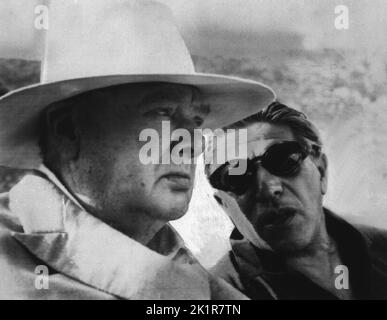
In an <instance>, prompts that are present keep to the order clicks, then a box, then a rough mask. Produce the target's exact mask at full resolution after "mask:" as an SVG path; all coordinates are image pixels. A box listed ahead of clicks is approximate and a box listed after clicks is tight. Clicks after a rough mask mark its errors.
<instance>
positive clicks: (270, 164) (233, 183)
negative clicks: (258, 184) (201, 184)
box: [209, 141, 320, 195]
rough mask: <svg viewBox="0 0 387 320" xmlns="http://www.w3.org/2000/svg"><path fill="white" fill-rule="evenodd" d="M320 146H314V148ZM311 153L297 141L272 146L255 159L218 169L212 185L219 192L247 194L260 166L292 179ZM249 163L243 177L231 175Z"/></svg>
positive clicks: (227, 164) (233, 163) (234, 162)
mask: <svg viewBox="0 0 387 320" xmlns="http://www.w3.org/2000/svg"><path fill="white" fill-rule="evenodd" d="M315 147H318V148H320V146H318V145H313V146H312V148H315ZM309 153H310V148H308V146H302V145H301V144H300V143H299V142H297V141H283V142H279V143H275V144H272V145H271V146H270V147H268V148H267V149H266V150H265V152H264V153H263V154H262V155H261V156H259V157H256V158H254V159H247V160H246V159H241V160H235V161H232V162H227V163H225V164H223V165H222V166H221V167H219V168H218V169H216V170H215V171H214V173H213V174H212V175H211V176H210V179H209V180H210V183H211V185H212V186H213V187H214V188H216V189H219V190H223V191H231V192H233V193H234V194H236V195H242V194H244V193H246V191H247V190H248V189H249V187H250V186H251V185H252V184H253V183H254V179H255V174H256V171H257V169H258V165H261V166H262V167H263V168H264V169H266V170H267V171H268V172H270V173H271V174H273V175H275V176H279V177H291V176H293V175H296V174H297V172H298V171H299V169H300V166H301V164H302V162H303V161H304V159H305V158H306V157H307V156H308V154H309ZM240 161H247V168H246V171H245V172H244V173H243V174H241V175H235V174H231V173H230V170H231V169H233V168H236V167H238V166H239V165H240V163H239V162H240Z"/></svg>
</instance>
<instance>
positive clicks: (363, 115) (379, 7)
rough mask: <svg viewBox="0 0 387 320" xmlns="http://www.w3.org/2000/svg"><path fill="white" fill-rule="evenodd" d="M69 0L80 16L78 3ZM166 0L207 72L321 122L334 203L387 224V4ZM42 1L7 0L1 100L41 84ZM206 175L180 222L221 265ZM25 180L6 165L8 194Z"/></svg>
mask: <svg viewBox="0 0 387 320" xmlns="http://www.w3.org/2000/svg"><path fill="white" fill-rule="evenodd" d="M67 1H73V2H74V10H76V3H77V2H78V1H77V0H67ZM80 1H81V0H80ZM161 2H164V3H166V4H167V5H169V6H170V7H171V9H172V11H173V13H174V15H175V18H176V20H177V24H178V25H179V28H180V30H181V31H182V34H183V37H184V39H185V41H186V43H187V45H188V47H189V49H190V51H191V54H192V57H193V60H194V63H195V67H196V70H197V71H199V72H211V73H220V74H227V75H237V76H241V77H245V78H250V79H254V80H258V81H262V82H264V83H266V84H268V85H270V86H271V87H272V88H274V90H275V91H276V92H277V95H278V97H279V99H280V100H281V101H282V102H284V103H285V104H288V105H289V106H291V107H294V108H297V109H299V110H302V111H303V112H305V113H306V114H307V115H308V116H309V117H310V118H311V120H312V121H314V122H315V123H316V125H317V126H318V128H319V129H320V131H321V133H322V136H323V141H324V143H325V151H326V153H327V154H328V160H329V191H328V194H327V196H326V199H325V205H326V206H327V207H329V208H330V209H332V210H334V211H336V212H337V213H338V214H340V215H342V216H347V217H350V218H351V219H352V220H355V221H357V222H362V223H367V224H371V225H375V226H378V227H381V228H387V212H386V208H387V125H386V123H387V19H385V17H386V16H387V2H385V1H383V0H373V1H366V0H353V1H344V0H343V1H333V0H324V1H322V0H318V1H317V0H308V1H306V0H287V1H285V0H190V1H189V0H164V1H161ZM41 3H42V1H36V0H18V1H15V0H12V1H11V0H0V94H3V93H5V92H6V91H7V90H13V89H16V88H19V87H22V86H25V85H28V84H32V83H37V82H39V72H40V60H41V58H42V54H43V42H44V33H45V32H46V31H44V30H37V29H36V28H35V27H34V19H35V18H36V14H35V12H34V10H35V8H36V6H37V5H38V4H41ZM337 5H345V6H346V7H347V8H348V18H349V20H348V22H349V24H348V29H344V30H338V29H336V28H335V19H336V17H337V16H338V14H337V13H335V8H336V6H337ZM69 18H71V17H69ZM26 107H28V106H26ZM0 152H1V150H0ZM202 170H203V167H202V165H201V164H199V166H198V172H197V180H196V188H195V191H194V195H193V199H192V202H191V206H190V209H189V212H188V213H187V215H186V216H185V217H183V218H182V219H180V220H179V221H175V222H173V225H174V226H175V227H176V228H177V229H178V230H179V232H180V233H181V234H182V236H183V238H184V239H185V241H186V242H187V244H188V246H189V247H190V248H191V250H192V251H193V252H194V253H195V254H196V255H197V256H198V258H199V259H200V260H201V262H202V263H203V264H204V265H205V266H211V265H212V264H214V263H215V262H216V261H217V259H219V257H220V256H221V255H223V254H224V253H225V251H226V250H227V249H228V247H229V245H228V236H229V233H230V231H231V230H232V225H231V223H230V221H229V220H228V218H227V217H226V216H225V215H224V214H223V212H222V211H221V210H220V209H219V208H218V206H217V203H216V202H215V200H213V197H212V193H213V190H212V189H211V187H210V186H209V185H208V183H207V181H206V179H205V177H204V175H203V171H202ZM23 174H24V172H23V171H22V170H15V169H10V168H4V167H0V192H4V191H7V190H8V189H9V188H10V187H12V185H13V184H14V183H15V182H16V181H17V180H18V179H20V177H21V176H22V175H23Z"/></svg>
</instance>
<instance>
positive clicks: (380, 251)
mask: <svg viewBox="0 0 387 320" xmlns="http://www.w3.org/2000/svg"><path fill="white" fill-rule="evenodd" d="M324 210H325V215H326V223H327V229H328V232H329V234H331V235H332V237H333V238H334V239H335V240H336V242H337V244H338V248H339V252H340V256H341V258H342V260H343V263H344V264H345V265H346V266H347V267H348V270H349V281H350V283H351V289H352V291H353V294H354V296H355V298H356V299H387V231H385V230H380V229H377V228H373V227H367V226H364V225H356V226H355V225H352V224H350V223H348V222H347V221H345V220H343V219H342V218H340V217H338V216H336V215H335V214H333V213H332V212H331V211H329V210H327V209H324ZM230 240H231V245H232V250H231V251H230V252H228V253H227V254H226V255H225V256H224V257H223V258H222V259H221V260H220V261H219V262H218V263H217V265H216V266H215V267H214V268H213V269H212V272H213V273H215V274H216V275H218V276H220V277H222V278H224V279H225V280H226V281H228V282H229V283H231V284H232V285H233V286H234V287H236V288H238V289H239V290H241V291H242V292H243V293H245V294H246V295H247V296H248V297H250V298H251V299H337V297H336V296H335V295H333V294H332V293H331V292H329V291H327V290H325V289H324V288H322V287H320V286H318V285H317V284H316V283H314V282H313V281H311V280H310V279H308V278H307V277H306V276H304V275H303V274H301V273H299V272H296V271H294V270H291V269H289V268H288V267H286V266H285V264H284V262H283V261H282V259H281V257H280V256H278V255H277V254H276V253H274V252H272V251H269V250H262V249H258V248H256V247H254V246H253V245H252V244H251V243H250V242H248V241H247V240H246V239H245V238H243V236H242V235H241V234H240V233H239V231H238V230H237V229H234V231H233V233H232V235H231V239H230Z"/></svg>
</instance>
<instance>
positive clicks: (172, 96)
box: [140, 89, 181, 104]
mask: <svg viewBox="0 0 387 320" xmlns="http://www.w3.org/2000/svg"><path fill="white" fill-rule="evenodd" d="M179 99H181V94H178V93H177V92H176V91H173V90H172V91H170V90H165V89H164V90H163V89H161V90H157V91H155V92H152V93H150V94H147V95H146V96H145V97H144V98H143V99H142V100H141V101H140V104H153V103H157V102H160V101H168V100H179Z"/></svg>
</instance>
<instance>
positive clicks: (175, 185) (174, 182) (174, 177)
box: [162, 172, 192, 191]
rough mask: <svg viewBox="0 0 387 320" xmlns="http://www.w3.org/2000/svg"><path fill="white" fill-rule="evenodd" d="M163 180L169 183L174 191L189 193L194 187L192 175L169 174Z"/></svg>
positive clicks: (181, 173)
mask: <svg viewBox="0 0 387 320" xmlns="http://www.w3.org/2000/svg"><path fill="white" fill-rule="evenodd" d="M162 178H164V179H166V180H167V181H168V183H169V185H170V187H171V189H172V190H173V191H187V190H189V189H190V188H191V186H192V180H191V177H190V175H189V174H187V173H184V172H169V173H167V174H165V175H163V176H162Z"/></svg>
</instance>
